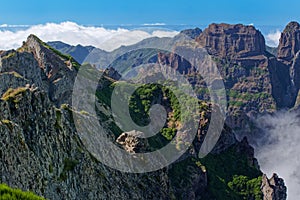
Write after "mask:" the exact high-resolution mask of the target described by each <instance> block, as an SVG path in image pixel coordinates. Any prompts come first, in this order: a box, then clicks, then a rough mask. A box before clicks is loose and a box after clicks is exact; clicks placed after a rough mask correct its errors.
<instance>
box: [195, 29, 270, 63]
mask: <svg viewBox="0 0 300 200" xmlns="http://www.w3.org/2000/svg"><path fill="white" fill-rule="evenodd" d="M196 41H198V42H199V43H200V44H201V45H202V46H203V47H205V48H206V49H207V51H208V52H209V54H211V55H214V56H218V57H220V58H231V59H234V58H244V57H251V56H257V55H262V54H264V52H265V50H266V46H265V39H264V37H263V35H262V34H261V33H260V32H259V31H258V30H256V29H255V28H254V27H253V26H244V25H241V24H237V25H229V24H211V25H209V27H208V28H207V29H205V30H204V31H203V33H202V34H201V35H200V36H198V37H197V38H196Z"/></svg>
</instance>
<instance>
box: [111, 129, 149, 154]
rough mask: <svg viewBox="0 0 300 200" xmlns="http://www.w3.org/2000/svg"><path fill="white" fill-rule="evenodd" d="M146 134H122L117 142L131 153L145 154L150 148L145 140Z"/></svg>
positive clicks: (131, 132)
mask: <svg viewBox="0 0 300 200" xmlns="http://www.w3.org/2000/svg"><path fill="white" fill-rule="evenodd" d="M143 135H144V133H142V132H139V131H130V132H125V133H122V134H121V135H120V136H119V137H118V138H117V140H116V142H117V143H119V144H120V145H121V146H122V147H123V148H124V149H125V150H126V151H127V152H129V153H145V152H147V148H148V141H147V139H143V138H142V137H141V136H143Z"/></svg>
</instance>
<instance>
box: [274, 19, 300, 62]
mask: <svg viewBox="0 0 300 200" xmlns="http://www.w3.org/2000/svg"><path fill="white" fill-rule="evenodd" d="M299 50H300V25H299V23H298V22H290V23H289V24H288V25H287V26H286V27H285V29H284V31H283V32H282V34H281V38H280V41H279V46H278V58H279V59H280V60H283V61H285V62H286V63H287V64H291V62H292V61H293V59H294V57H295V55H296V54H297V52H298V51H299Z"/></svg>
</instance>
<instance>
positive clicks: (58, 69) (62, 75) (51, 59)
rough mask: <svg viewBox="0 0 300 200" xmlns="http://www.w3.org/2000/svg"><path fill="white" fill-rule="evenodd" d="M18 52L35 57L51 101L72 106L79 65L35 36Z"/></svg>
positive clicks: (28, 39)
mask: <svg viewBox="0 0 300 200" xmlns="http://www.w3.org/2000/svg"><path fill="white" fill-rule="evenodd" d="M18 51H19V52H21V53H22V52H24V53H30V54H32V55H33V56H34V59H35V60H36V62H37V63H38V66H39V68H40V69H41V70H42V72H41V73H42V74H41V75H40V76H41V77H42V79H43V80H45V81H46V82H47V83H48V87H49V88H48V92H49V96H50V99H51V100H52V101H53V102H55V103H56V104H57V105H61V104H62V103H68V104H71V94H72V87H73V83H74V81H75V77H76V74H77V70H78V68H79V64H78V63H77V62H76V61H75V60H74V59H73V58H72V57H70V56H66V55H64V54H61V53H60V52H58V51H55V50H54V49H51V47H50V46H48V45H47V44H46V43H44V42H43V41H41V40H40V39H39V38H37V37H36V36H34V35H30V36H29V37H28V38H27V41H26V42H25V43H24V44H23V46H22V47H21V48H20V49H18ZM34 74H38V73H34Z"/></svg>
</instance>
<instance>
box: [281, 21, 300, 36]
mask: <svg viewBox="0 0 300 200" xmlns="http://www.w3.org/2000/svg"><path fill="white" fill-rule="evenodd" d="M298 29H300V24H299V23H298V22H295V21H292V22H290V23H288V24H287V25H286V27H285V29H284V31H283V32H284V33H286V32H291V31H295V30H298Z"/></svg>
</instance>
